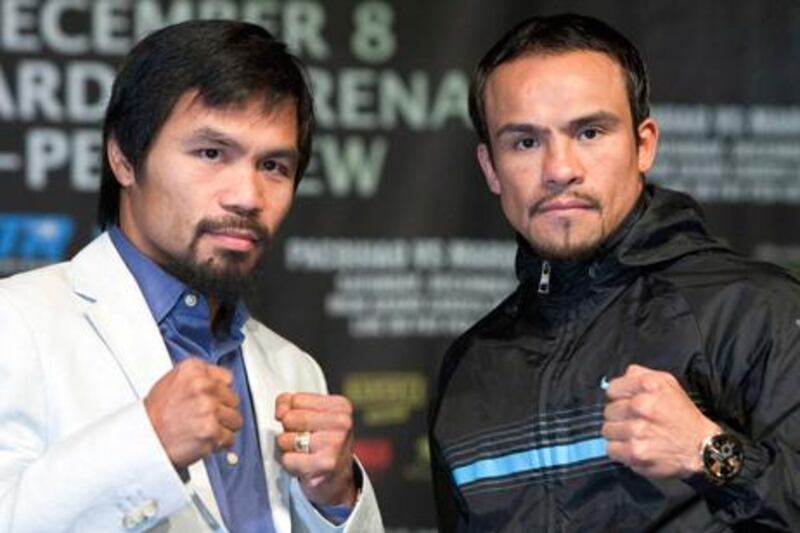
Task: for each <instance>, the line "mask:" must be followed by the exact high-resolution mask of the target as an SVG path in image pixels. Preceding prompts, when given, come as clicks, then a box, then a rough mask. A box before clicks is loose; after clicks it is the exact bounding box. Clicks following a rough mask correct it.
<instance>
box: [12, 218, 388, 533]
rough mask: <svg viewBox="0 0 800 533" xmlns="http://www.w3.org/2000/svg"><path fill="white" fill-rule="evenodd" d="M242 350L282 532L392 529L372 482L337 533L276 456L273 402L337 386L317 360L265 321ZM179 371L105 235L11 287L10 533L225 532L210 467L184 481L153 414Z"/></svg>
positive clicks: (250, 328)
mask: <svg viewBox="0 0 800 533" xmlns="http://www.w3.org/2000/svg"><path fill="white" fill-rule="evenodd" d="M242 351H243V354H244V362H245V367H246V369H247V375H248V379H249V382H250V389H251V391H252V396H253V404H254V407H255V415H256V420H257V424H258V433H259V434H258V437H259V441H260V444H261V451H262V454H263V462H264V468H265V474H266V480H267V488H268V491H269V499H270V501H269V505H270V507H271V509H272V515H273V519H274V522H275V527H276V529H277V531H278V532H281V533H288V532H290V531H295V532H297V531H311V532H316V531H321V532H325V531H330V532H333V531H348V532H359V533H360V532H369V533H371V532H373V531H374V532H380V531H383V526H382V524H381V518H380V512H379V510H378V505H377V502H376V500H375V495H374V493H373V491H372V487H371V485H370V483H369V480H368V479H367V477H366V476H364V485H363V489H362V493H361V496H360V499H359V501H358V503H357V504H356V507H355V509H354V510H353V512H352V514H351V515H350V518H349V519H348V521H347V522H346V523H345V524H343V525H341V526H339V527H334V526H332V525H330V524H329V523H328V522H326V521H325V520H324V519H323V518H322V517H321V516H320V515H319V514H318V513H317V511H316V510H315V509H314V507H313V506H312V505H310V503H309V502H308V501H307V500H306V498H305V496H304V495H303V494H302V491H301V490H300V487H299V484H298V483H297V480H296V479H294V478H292V477H291V476H289V475H288V474H287V473H286V472H285V471H284V470H283V469H282V468H281V466H280V464H279V463H278V461H277V459H276V454H277V450H276V445H275V438H276V436H277V434H279V433H280V432H281V431H282V428H281V426H280V424H279V423H278V422H277V421H276V420H275V418H274V412H275V397H276V395H277V394H279V393H280V392H283V391H311V392H324V391H326V386H325V379H324V377H323V374H322V372H321V371H320V369H319V367H318V366H317V364H316V363H315V362H314V360H313V359H311V357H309V356H308V355H307V354H305V353H303V352H302V351H300V350H299V349H298V348H297V347H295V346H294V345H293V344H291V343H289V342H288V341H286V340H284V339H283V338H281V337H280V336H278V335H277V334H275V333H273V332H272V331H270V330H269V329H267V328H266V327H264V326H263V325H262V324H260V323H258V322H256V321H255V320H249V321H248V322H247V323H246V324H245V340H244V344H243V350H242ZM171 368H172V362H171V360H170V357H169V354H168V352H167V349H166V346H165V344H164V341H163V339H162V337H161V334H160V332H159V329H158V326H157V324H156V323H155V321H154V319H153V317H152V315H151V314H150V310H149V308H148V306H147V304H146V302H145V300H144V297H143V296H142V294H141V292H140V290H139V287H138V285H137V283H136V281H135V279H134V278H133V276H132V275H131V273H130V272H129V271H128V269H127V267H126V266H125V264H124V263H123V261H122V259H121V257H120V256H119V254H118V253H117V251H116V249H115V248H114V246H113V244H112V243H111V240H110V239H109V237H108V235H107V234H103V235H101V236H100V237H98V238H97V239H95V240H94V241H93V242H92V243H90V244H89V245H88V246H87V247H86V248H84V249H83V250H82V251H81V252H80V253H78V255H77V256H75V258H74V259H73V260H72V261H69V262H66V263H60V264H58V265H54V266H50V267H47V268H43V269H39V270H36V271H32V272H28V273H24V274H20V275H17V276H13V277H11V278H8V279H6V280H2V281H0V531H3V532H17V531H19V532H35V531H47V532H53V531H81V532H83V531H86V532H110V531H143V530H148V529H151V528H154V529H155V530H157V531H170V532H184V531H186V532H195V531H204V530H205V531H208V530H211V531H213V530H215V529H218V528H219V525H220V524H222V521H221V519H220V514H219V509H218V507H217V505H216V503H215V500H214V495H213V491H212V489H211V485H210V483H209V479H208V475H207V473H206V470H205V466H204V465H203V462H202V461H198V462H197V463H195V464H194V465H192V466H190V468H189V472H190V477H191V479H190V481H189V482H187V483H186V484H184V483H183V482H182V481H181V479H180V478H179V476H178V475H177V473H176V472H175V469H174V468H173V467H172V464H171V463H170V461H169V459H168V457H167V455H166V453H165V451H164V449H163V447H162V446H161V444H160V442H159V440H158V437H157V436H156V434H155V431H154V430H153V427H152V425H151V424H150V421H149V419H148V417H147V413H146V412H145V409H144V404H143V402H142V399H143V398H144V397H145V396H146V394H147V393H148V391H149V390H150V388H151V387H152V386H153V384H154V383H155V382H156V381H157V380H158V379H159V378H160V377H161V376H163V375H164V374H165V373H167V372H168V371H169V370H170V369H171ZM240 466H243V467H246V465H240Z"/></svg>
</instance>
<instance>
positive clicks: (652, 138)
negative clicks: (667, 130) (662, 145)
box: [636, 118, 659, 174]
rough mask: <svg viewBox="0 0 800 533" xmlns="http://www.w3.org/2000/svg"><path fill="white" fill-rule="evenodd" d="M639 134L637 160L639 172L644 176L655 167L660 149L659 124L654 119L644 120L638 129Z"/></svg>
mask: <svg viewBox="0 0 800 533" xmlns="http://www.w3.org/2000/svg"><path fill="white" fill-rule="evenodd" d="M636 131H637V132H638V134H639V139H638V141H637V144H638V146H637V154H636V156H637V158H638V165H639V172H640V173H642V174H644V173H645V172H647V171H648V170H650V169H651V168H652V167H653V163H655V160H656V151H657V148H658V134H659V132H658V124H656V121H655V120H653V119H652V118H646V119H644V120H643V121H642V122H641V124H639V127H638V128H636Z"/></svg>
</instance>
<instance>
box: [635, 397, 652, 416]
mask: <svg viewBox="0 0 800 533" xmlns="http://www.w3.org/2000/svg"><path fill="white" fill-rule="evenodd" d="M630 409H631V411H632V412H633V414H634V415H637V416H640V417H644V418H647V417H649V416H650V414H651V413H652V409H653V404H652V401H651V400H650V397H649V396H647V395H645V394H639V395H637V396H635V397H634V398H633V399H631V402H630Z"/></svg>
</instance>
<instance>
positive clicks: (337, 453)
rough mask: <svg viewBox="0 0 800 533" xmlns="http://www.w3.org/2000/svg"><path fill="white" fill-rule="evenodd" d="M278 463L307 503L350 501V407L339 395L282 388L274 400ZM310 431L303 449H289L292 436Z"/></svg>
mask: <svg viewBox="0 0 800 533" xmlns="http://www.w3.org/2000/svg"><path fill="white" fill-rule="evenodd" d="M275 418H276V419H277V420H278V421H279V422H280V423H281V424H282V425H283V430H284V433H282V434H281V435H279V436H278V448H279V449H280V450H281V458H280V462H281V465H283V468H285V469H286V471H287V472H289V473H290V474H292V475H294V476H296V477H297V478H298V480H299V481H300V486H301V487H302V488H303V492H304V493H305V495H306V497H307V498H308V499H309V501H310V502H312V503H314V504H316V505H348V506H351V507H352V506H353V505H354V504H355V500H356V486H355V480H354V477H353V407H352V405H351V404H350V400H348V399H347V398H345V397H344V396H335V395H327V394H310V393H297V394H289V393H284V394H281V395H279V396H278V397H277V399H276V400H275ZM304 432H309V433H310V440H309V446H308V453H304V452H300V451H296V450H295V439H296V437H297V436H298V435H301V434H302V433H304Z"/></svg>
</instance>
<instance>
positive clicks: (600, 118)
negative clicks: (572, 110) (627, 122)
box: [495, 111, 621, 138]
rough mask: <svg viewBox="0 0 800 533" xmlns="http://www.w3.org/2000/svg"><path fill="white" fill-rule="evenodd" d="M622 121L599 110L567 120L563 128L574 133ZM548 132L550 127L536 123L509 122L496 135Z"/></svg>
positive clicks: (541, 133)
mask: <svg viewBox="0 0 800 533" xmlns="http://www.w3.org/2000/svg"><path fill="white" fill-rule="evenodd" d="M620 122H621V120H620V118H619V117H618V116H617V115H615V114H613V113H609V112H608V111H598V112H596V113H590V114H588V115H584V116H581V117H577V118H574V119H572V120H570V121H569V122H567V124H566V126H565V127H564V128H563V129H564V130H565V131H568V132H570V133H572V132H575V131H577V130H580V129H582V128H585V127H586V126H589V125H592V124H602V125H605V126H606V127H609V128H611V127H615V126H617V125H618V124H619V123H620ZM547 132H548V128H544V127H542V126H538V125H536V124H530V123H526V122H509V123H508V124H504V125H503V126H502V127H501V128H500V129H499V130H497V133H495V137H496V138H500V137H502V136H503V135H509V134H517V133H526V134H529V135H533V136H542V135H546V134H547Z"/></svg>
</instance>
